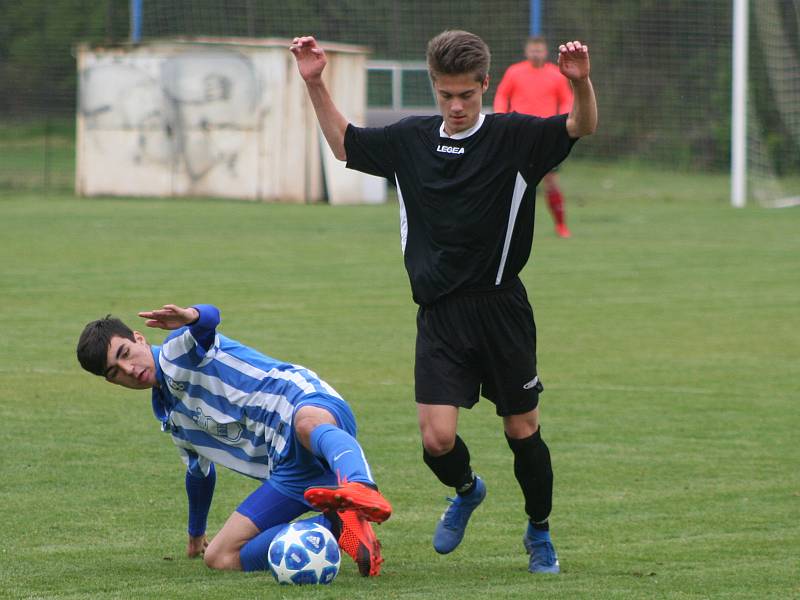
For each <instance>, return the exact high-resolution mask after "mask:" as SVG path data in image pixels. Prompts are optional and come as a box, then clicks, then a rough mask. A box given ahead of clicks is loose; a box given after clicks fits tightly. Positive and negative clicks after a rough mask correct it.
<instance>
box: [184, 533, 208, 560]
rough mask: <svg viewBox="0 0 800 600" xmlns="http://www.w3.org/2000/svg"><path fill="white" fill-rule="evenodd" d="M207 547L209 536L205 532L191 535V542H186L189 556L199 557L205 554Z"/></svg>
mask: <svg viewBox="0 0 800 600" xmlns="http://www.w3.org/2000/svg"><path fill="white" fill-rule="evenodd" d="M206 548H208V538H207V537H206V535H205V534H203V535H198V536H191V535H190V536H189V542H188V543H187V544H186V556H188V557H189V558H197V557H198V556H203V553H205V551H206Z"/></svg>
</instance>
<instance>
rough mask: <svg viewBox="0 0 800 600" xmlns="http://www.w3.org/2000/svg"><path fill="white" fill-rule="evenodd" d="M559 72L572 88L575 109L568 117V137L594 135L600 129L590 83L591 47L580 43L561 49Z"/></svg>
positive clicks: (575, 42)
mask: <svg viewBox="0 0 800 600" xmlns="http://www.w3.org/2000/svg"><path fill="white" fill-rule="evenodd" d="M558 68H559V70H560V71H561V74H562V75H564V77H566V78H567V79H569V82H570V85H572V95H573V102H572V109H571V110H570V112H569V115H568V116H567V133H568V134H569V136H570V137H571V138H579V137H583V136H585V135H591V134H593V133H594V132H595V130H596V129H597V101H596V99H595V97H594V88H593V87H592V80H591V79H589V72H590V71H591V65H590V63H589V46H587V45H586V44H584V43H582V42H581V41H580V40H575V41H574V42H567V43H565V44H561V45H560V46H559V47H558Z"/></svg>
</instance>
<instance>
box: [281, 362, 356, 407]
mask: <svg viewBox="0 0 800 600" xmlns="http://www.w3.org/2000/svg"><path fill="white" fill-rule="evenodd" d="M292 366H293V367H294V368H295V369H303V370H304V371H305V372H306V373H308V374H309V376H311V377H313V378H314V379H316V380H317V381H318V382H319V384H320V385H321V386H322V389H323V390H325V392H326V393H327V394H328V395H330V396H333V397H334V398H338V399H339V400H344V398H342V397H341V396H340V395H339V392H337V391H336V390H335V389H333V386H332V385H331V384H329V383H328V382H327V381H325V380H324V379H321V378H320V376H319V375H317V374H316V373H315V372H314V371H312V370H311V369H306V368H305V367H304V366H303V365H292Z"/></svg>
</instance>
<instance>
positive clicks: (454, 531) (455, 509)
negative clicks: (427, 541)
mask: <svg viewBox="0 0 800 600" xmlns="http://www.w3.org/2000/svg"><path fill="white" fill-rule="evenodd" d="M485 497H486V484H485V483H483V479H481V478H480V477H477V476H476V477H475V487H474V488H472V491H471V492H470V493H469V494H467V495H466V496H456V497H455V498H448V499H447V500H448V501H449V502H450V503H451V504H450V506H448V507H447V510H446V511H444V514H443V515H442V518H441V519H439V523H438V524H437V525H436V531H435V532H434V534H433V548H434V550H436V551H437V552H438V553H439V554H447V553H448V552H452V551H453V550H455V549H456V548H457V547H458V545H459V544H460V543H461V540H462V539H464V532H465V531H466V529H467V522H468V521H469V518H470V516H471V515H472V511H473V510H475V509H476V508H478V505H479V504H480V503H481V502H483V499H484V498H485Z"/></svg>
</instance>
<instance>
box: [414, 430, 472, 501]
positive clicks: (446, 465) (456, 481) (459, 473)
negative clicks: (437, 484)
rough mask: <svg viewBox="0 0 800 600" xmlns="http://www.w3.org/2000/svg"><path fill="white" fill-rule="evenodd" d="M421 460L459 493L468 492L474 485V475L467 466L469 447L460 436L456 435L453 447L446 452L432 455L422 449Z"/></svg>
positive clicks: (444, 482) (443, 481) (440, 479)
mask: <svg viewBox="0 0 800 600" xmlns="http://www.w3.org/2000/svg"><path fill="white" fill-rule="evenodd" d="M422 460H424V461H425V464H426V465H428V467H429V468H430V470H431V471H433V474H434V475H436V477H438V478H439V481H441V482H442V483H443V484H445V485H446V486H448V487H453V488H456V492H457V493H458V494H460V495H462V496H463V495H465V494H469V493H470V492H471V491H472V489H473V488H474V487H475V475H474V474H473V472H472V468H471V467H470V466H469V449H468V448H467V445H466V444H465V443H464V440H462V439H461V438H460V437H458V436H456V443H455V445H454V446H453V449H452V450H450V452H448V453H447V454H442V455H441V456H433V455H431V454H428V451H427V450H425V448H423V449H422Z"/></svg>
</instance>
